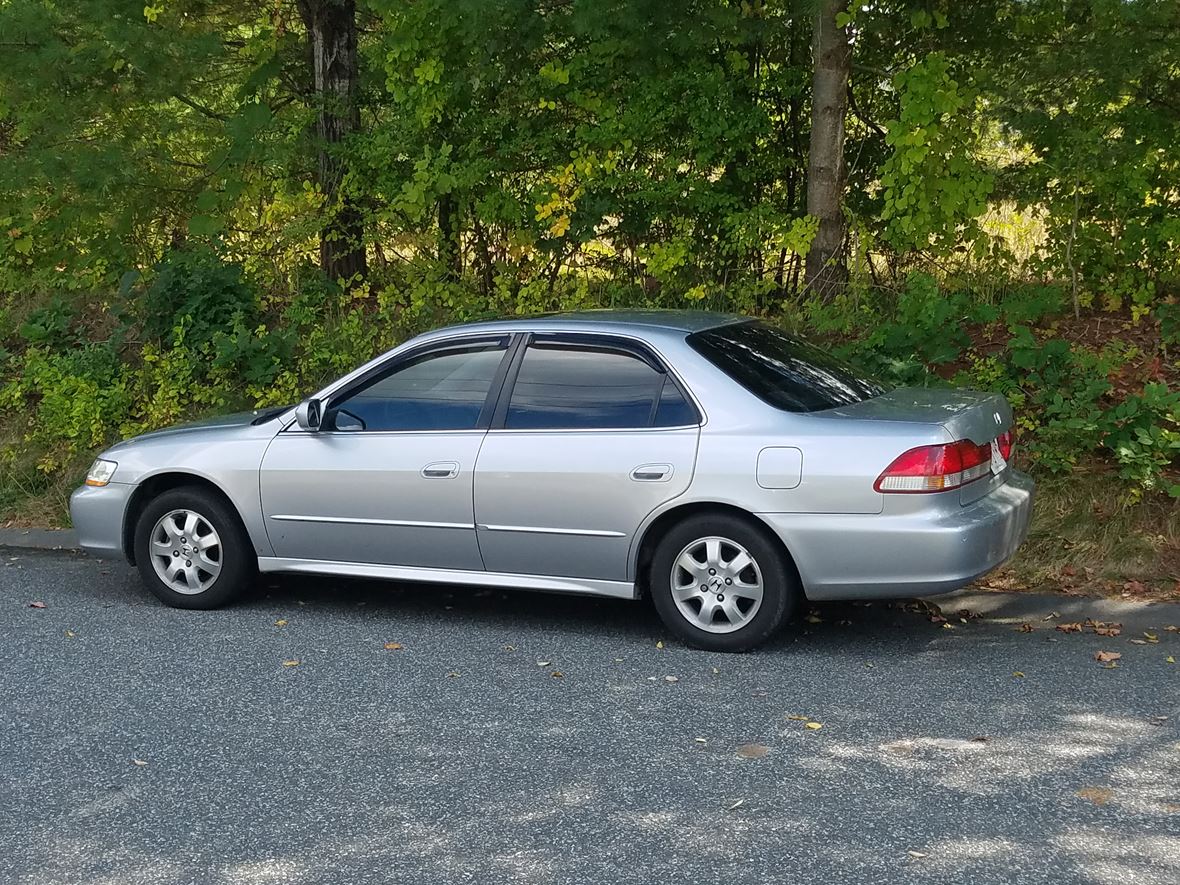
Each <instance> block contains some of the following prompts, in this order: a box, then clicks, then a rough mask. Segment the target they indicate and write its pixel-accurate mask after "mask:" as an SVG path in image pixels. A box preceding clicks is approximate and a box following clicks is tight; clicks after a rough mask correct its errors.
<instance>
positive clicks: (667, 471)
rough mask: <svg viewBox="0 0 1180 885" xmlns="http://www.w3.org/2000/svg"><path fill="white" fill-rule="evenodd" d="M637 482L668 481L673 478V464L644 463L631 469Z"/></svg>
mask: <svg viewBox="0 0 1180 885" xmlns="http://www.w3.org/2000/svg"><path fill="white" fill-rule="evenodd" d="M631 478H632V479H633V480H635V481H636V482H667V481H668V480H670V479H671V478H672V465H671V464H642V465H640V466H639V467H636V468H635V469H634V470H632V471H631Z"/></svg>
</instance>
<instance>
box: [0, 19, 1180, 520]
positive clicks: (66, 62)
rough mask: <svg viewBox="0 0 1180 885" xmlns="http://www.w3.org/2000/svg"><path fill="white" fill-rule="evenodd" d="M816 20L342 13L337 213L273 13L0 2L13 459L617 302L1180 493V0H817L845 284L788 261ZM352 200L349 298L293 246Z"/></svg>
mask: <svg viewBox="0 0 1180 885" xmlns="http://www.w3.org/2000/svg"><path fill="white" fill-rule="evenodd" d="M814 12H815V7H814V4H812V3H797V2H785V0H773V2H771V0H757V2H741V3H737V2H732V0H677V2H673V0H644V2H635V0H572V2H568V3H556V4H536V3H531V2H526V0H447V2H444V0H421V2H415V3H410V4H407V3H402V2H395V0H363V2H361V3H359V4H358V13H357V25H358V47H359V49H358V55H359V68H360V71H359V74H360V89H359V92H358V107H356V108H355V110H356V112H357V117H358V119H359V120H360V126H359V128H358V129H357V131H356V132H355V133H353V134H352V135H351V136H350V137H349V138H348V139H346V140H345V141H343V142H341V143H339V144H336V145H333V146H332V147H331V149H330V151H327V152H326V153H325V158H326V159H327V160H328V161H330V162H332V163H337V162H338V163H339V164H340V168H341V169H343V170H344V173H343V178H342V181H341V183H340V190H339V194H338V195H337V196H338V197H339V198H340V199H337V198H333V199H331V200H329V199H328V198H327V197H325V194H324V191H323V189H321V187H320V185H319V184H317V182H321V181H322V178H321V175H320V173H321V171H322V170H321V168H320V165H319V163H320V160H319V154H320V149H321V148H322V147H323V145H321V144H319V143H318V142H317V135H316V132H317V129H316V126H315V120H316V115H317V112H318V110H319V101H318V99H317V98H315V97H314V96H315V87H314V77H313V74H312V70H311V68H310V66H309V58H310V57H311V53H309V52H308V39H307V34H306V31H305V26H304V22H303V21H302V19H301V18H300V16H299V15H298V12H297V5H296V4H292V3H290V2H288V0H283V2H279V3H274V4H232V3H212V4H211V3H208V2H204V0H201V2H198V0H169V2H167V3H162V2H153V3H151V4H149V5H148V6H147V7H146V8H145V7H144V6H143V4H134V3H131V2H128V0H52V2H51V0H6V2H0V31H2V32H3V33H4V34H5V35H6V37H5V50H6V52H5V64H4V66H2V67H0V157H3V162H2V163H0V371H2V372H3V375H2V378H3V380H2V381H0V397H2V398H3V399H2V401H3V403H4V404H5V405H7V406H8V407H9V412H10V413H11V414H14V415H15V416H17V417H16V422H15V424H14V425H13V426H12V427H10V428H9V431H10V432H11V433H12V434H13V435H14V440H13V441H10V442H9V447H8V449H7V454H3V453H0V472H4V471H7V475H9V476H17V475H19V476H21V477H23V479H21V482H22V483H23V484H24V485H23V486H22V487H25V486H27V485H28V484H29V483H33V482H34V481H37V482H40V481H44V482H49V481H51V480H52V479H53V478H54V477H60V476H66V475H68V474H70V472H71V471H72V470H75V469H76V462H77V461H78V460H79V459H84V458H85V457H86V456H87V454H88V453H89V452H90V451H91V450H92V449H94V448H98V447H100V446H102V445H103V444H105V443H106V442H107V441H109V440H111V439H114V438H116V437H118V436H120V435H126V434H131V433H136V432H140V431H142V430H146V429H150V428H154V427H157V426H160V425H163V424H167V423H171V422H175V421H180V420H184V419H187V418H189V417H192V416H194V415H199V414H202V413H205V412H211V411H217V410H223V409H229V408H239V407H252V406H263V405H276V404H282V403H288V402H293V401H295V400H297V399H298V398H299V397H300V396H302V395H304V394H305V393H306V392H307V391H309V390H313V389H315V388H317V387H319V386H320V385H322V384H323V383H324V382H326V381H327V380H329V379H330V378H333V377H336V376H338V375H340V374H341V373H343V372H345V371H347V370H349V369H351V368H353V367H354V366H356V365H358V364H359V363H361V362H364V361H365V360H367V359H369V358H371V357H372V356H373V355H374V354H375V353H377V352H380V351H381V350H383V349H385V348H387V347H390V346H392V345H394V344H396V343H397V342H399V341H401V340H403V339H404V338H405V337H406V336H408V335H411V334H413V333H415V332H417V331H420V330H422V329H424V328H428V327H433V326H438V325H442V324H446V323H451V322H457V321H464V320H474V319H480V318H484V317H487V316H493V315H501V314H528V313H534V312H539V311H550V310H563V309H574V308H580V307H626V306H639V307H675V308H684V307H689V308H707V309H718V310H732V311H740V312H746V313H753V314H759V315H765V316H769V317H772V318H776V319H779V320H781V321H783V322H787V323H790V324H791V325H792V326H794V327H795V328H796V329H797V330H798V331H800V332H802V333H804V334H811V335H815V336H818V337H820V338H822V339H824V340H826V341H828V342H829V343H830V344H831V345H832V346H833V347H834V348H836V349H838V350H840V351H841V352H843V353H846V354H847V355H850V356H852V357H853V358H855V359H858V360H860V361H862V362H863V363H865V364H866V365H867V366H869V367H870V368H871V369H873V370H874V371H876V372H879V373H881V374H883V375H885V376H888V377H889V378H891V379H893V380H895V381H898V382H901V383H911V384H923V385H925V384H940V383H945V380H946V379H948V378H952V379H953V380H954V381H955V383H963V384H970V385H974V386H982V387H985V388H987V389H991V390H997V391H1000V392H1002V393H1004V395H1005V396H1007V397H1009V399H1010V400H1011V401H1012V402H1013V403H1014V405H1016V407H1017V412H1018V414H1019V415H1020V420H1021V429H1022V433H1023V437H1022V443H1021V450H1022V451H1024V452H1025V456H1026V457H1027V458H1028V459H1029V460H1030V462H1031V463H1032V464H1033V466H1034V467H1035V468H1036V469H1037V470H1040V471H1060V472H1064V471H1068V470H1071V469H1073V468H1075V467H1078V466H1083V465H1090V464H1092V463H1093V462H1094V461H1095V459H1099V460H1101V461H1106V462H1109V464H1111V465H1112V466H1113V468H1114V469H1115V470H1117V471H1119V473H1120V475H1121V476H1122V478H1123V480H1124V481H1125V484H1126V485H1127V487H1128V488H1134V489H1145V490H1156V489H1165V490H1172V491H1174V489H1175V480H1174V477H1175V475H1176V474H1175V471H1176V461H1177V453H1176V449H1175V433H1176V418H1175V396H1176V394H1175V386H1176V385H1175V381H1174V379H1175V378H1176V359H1177V355H1178V353H1180V308H1178V306H1177V304H1176V296H1177V293H1178V292H1180V186H1178V182H1180V159H1178V157H1180V154H1177V150H1176V145H1177V144H1180V113H1177V108H1176V101H1175V98H1174V96H1175V95H1177V94H1180V75H1178V74H1177V72H1178V71H1180V48H1178V47H1180V7H1177V5H1176V3H1175V2H1174V0H1077V2H1071V3H1068V4H1062V3H1060V2H1055V0H1054V2H1051V0H1021V2H1014V0H980V2H972V3H949V2H944V0H937V2H925V0H923V2H915V0H886V2H881V3H875V4H868V5H863V4H862V5H860V6H857V7H856V8H854V9H850V10H849V11H848V13H847V14H846V15H842V16H841V17H840V21H839V23H838V24H839V27H842V28H848V29H849V33H850V34H851V36H852V41H853V55H854V65H853V68H852V73H851V81H850V85H849V90H848V94H849V97H850V105H849V113H848V116H847V118H846V128H847V143H846V146H845V154H844V160H845V165H846V167H847V168H846V171H847V180H848V188H847V195H846V200H845V209H846V215H847V220H848V228H849V233H848V237H847V245H848V252H849V264H850V268H851V271H852V279H851V284H850V286H849V287H848V289H847V291H845V292H844V293H842V294H840V295H838V296H837V297H834V298H832V299H830V300H825V299H820V298H816V297H813V296H812V295H811V294H809V293H808V292H807V291H806V290H805V288H804V286H803V279H802V278H803V262H804V258H805V256H806V254H807V252H808V250H809V248H810V246H811V243H812V240H813V238H814V237H815V235H816V229H817V220H816V219H815V218H813V217H810V216H808V214H807V184H808V182H807V174H806V173H807V169H808V164H809V161H810V160H811V158H810V157H809V156H808V150H809V148H808V145H809V136H810V132H809V128H810V120H811V112H812V108H811V93H810V81H811V76H812V58H811V46H812V40H813V22H814ZM340 110H343V109H340ZM344 199H346V200H347V201H349V203H350V205H352V206H354V207H356V209H357V211H358V212H359V213H360V215H361V218H360V222H361V224H362V226H363V228H364V231H365V244H366V246H367V253H368V263H369V266H370V268H371V271H370V274H369V277H368V279H366V280H363V281H361V282H360V284H358V285H356V286H355V287H354V288H353V289H352V290H351V291H347V292H346V291H342V290H341V289H340V288H339V287H338V286H335V285H333V284H331V283H330V282H329V281H325V280H324V279H323V275H322V274H321V272H320V269H319V268H318V267H316V266H315V264H314V263H313V262H314V260H315V257H316V252H317V248H316V247H317V240H318V238H319V236H320V232H321V229H322V228H323V227H324V221H325V219H326V218H328V217H331V216H332V214H333V213H336V212H338V211H340V206H341V205H343V202H342V201H343V200H344ZM1013 231H1016V232H1015V233H1014V232H1013ZM1075 292H1076V295H1077V300H1078V306H1079V308H1081V309H1082V311H1083V316H1085V313H1086V312H1089V313H1091V314H1092V313H1093V312H1094V311H1109V312H1111V313H1110V314H1109V316H1111V320H1110V322H1109V324H1108V325H1106V326H1104V327H1103V328H1104V329H1114V330H1115V331H1114V332H1113V333H1112V334H1111V335H1110V338H1111V340H1109V341H1104V342H1103V346H1101V347H1100V348H1098V349H1095V347H1094V345H1093V344H1090V345H1089V346H1086V345H1085V344H1083V343H1082V341H1083V340H1088V341H1092V340H1093V337H1091V338H1089V339H1082V340H1073V339H1070V338H1069V337H1068V336H1065V335H1056V334H1055V333H1054V329H1055V327H1059V326H1060V325H1061V324H1062V323H1063V321H1066V320H1067V314H1068V313H1069V312H1070V311H1071V309H1072V307H1073V304H1072V301H1073V297H1072V296H1073V294H1074V293H1075ZM1103 322H1104V323H1105V322H1106V319H1105V317H1104V320H1103ZM1126 323H1130V326H1129V327H1128V329H1129V331H1128V337H1133V338H1134V340H1135V342H1136V344H1135V347H1146V348H1148V349H1152V348H1154V350H1152V352H1150V353H1137V352H1134V349H1133V348H1131V347H1130V346H1129V345H1127V346H1124V345H1121V344H1120V343H1119V342H1118V337H1119V334H1120V332H1121V329H1122V326H1123V324H1126ZM1144 330H1151V334H1154V330H1158V333H1159V334H1158V346H1157V345H1156V344H1155V343H1154V339H1151V338H1150V335H1148V334H1147V333H1145V332H1144ZM1144 342H1147V343H1144ZM1131 369H1135V370H1136V371H1138V372H1139V374H1138V375H1137V376H1136V378H1135V380H1134V383H1133V384H1132V383H1128V382H1127V380H1126V379H1125V378H1122V377H1121V376H1120V373H1123V372H1124V371H1130V370H1131ZM1165 383H1166V384H1167V385H1170V386H1166V387H1163V386H1160V385H1161V384H1165ZM18 456H19V457H18ZM30 464H31V465H32V466H31V467H30V466H29V465H30ZM30 471H32V474H30ZM30 476H32V478H30ZM6 494H8V492H7V491H6V490H5V488H4V487H3V484H0V498H2V497H3V496H4V495H6Z"/></svg>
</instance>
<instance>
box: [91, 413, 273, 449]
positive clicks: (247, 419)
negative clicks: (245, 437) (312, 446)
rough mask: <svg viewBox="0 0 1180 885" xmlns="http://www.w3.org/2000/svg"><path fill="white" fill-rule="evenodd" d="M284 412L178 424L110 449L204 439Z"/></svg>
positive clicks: (225, 416)
mask: <svg viewBox="0 0 1180 885" xmlns="http://www.w3.org/2000/svg"><path fill="white" fill-rule="evenodd" d="M282 411H286V410H285V409H284V410H281V411H279V410H275V409H262V410H259V411H254V412H234V413H232V414H229V415H215V416H213V417H210V418H202V419H201V420H199V421H189V422H186V423H184V424H177V425H174V426H172V427H165V428H162V429H160V430H152V431H149V432H148V433H141V434H140V435H139V436H135V437H132V438H131V439H128V440H124V441H123V442H121V443H117V444H116V445H115V446H113V447H112V448H111V449H110V451H112V452H114V451H117V450H119V449H120V448H123V447H126V446H129V445H132V444H134V443H140V442H148V441H151V440H157V439H164V438H166V437H176V436H200V437H203V436H207V435H211V434H214V433H218V432H224V431H226V430H232V429H233V428H236V427H251V426H252V425H253V422H254V419H256V418H258V417H259V416H260V415H267V414H275V415H276V417H277V415H278V414H282ZM267 423H269V422H267ZM275 429H276V430H277V429H278V425H277V423H276V425H275Z"/></svg>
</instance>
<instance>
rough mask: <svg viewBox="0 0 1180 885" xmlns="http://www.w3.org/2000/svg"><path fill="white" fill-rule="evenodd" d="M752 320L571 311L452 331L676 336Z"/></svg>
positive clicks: (697, 313)
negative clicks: (629, 332) (637, 332)
mask: <svg viewBox="0 0 1180 885" xmlns="http://www.w3.org/2000/svg"><path fill="white" fill-rule="evenodd" d="M747 320H749V317H744V316H740V315H738V314H732V313H717V312H714V311H708V310H571V311H564V312H560V313H543V314H533V315H531V316H520V317H505V318H503V319H496V320H484V321H478V322H474V323H465V324H463V325H462V326H451V327H449V328H450V329H455V328H462V329H469V330H480V329H485V328H486V329H489V330H493V329H529V330H537V331H541V330H544V329H554V330H556V329H563V330H570V329H584V330H586V331H599V332H608V331H622V330H624V329H634V328H636V327H643V328H649V329H663V330H669V331H674V332H683V333H686V334H687V333H691V332H700V331H702V330H704V329H713V328H716V327H717V326H727V325H730V324H732V323H740V322H745V321H747Z"/></svg>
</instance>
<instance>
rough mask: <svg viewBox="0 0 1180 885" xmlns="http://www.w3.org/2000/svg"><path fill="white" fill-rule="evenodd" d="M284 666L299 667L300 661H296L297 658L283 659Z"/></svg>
mask: <svg viewBox="0 0 1180 885" xmlns="http://www.w3.org/2000/svg"><path fill="white" fill-rule="evenodd" d="M283 666H284V667H298V666H299V661H296V660H291V661H283Z"/></svg>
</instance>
